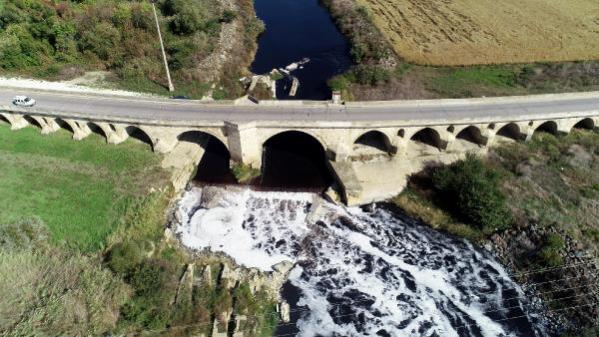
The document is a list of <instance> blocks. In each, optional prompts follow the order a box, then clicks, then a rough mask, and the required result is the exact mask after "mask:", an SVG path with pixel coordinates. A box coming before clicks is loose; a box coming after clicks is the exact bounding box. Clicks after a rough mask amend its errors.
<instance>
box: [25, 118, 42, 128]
mask: <svg viewBox="0 0 599 337" xmlns="http://www.w3.org/2000/svg"><path fill="white" fill-rule="evenodd" d="M23 119H25V120H26V121H27V123H29V124H30V125H32V126H34V127H36V128H38V129H40V130H41V129H42V125H41V124H40V122H39V121H38V120H37V119H36V118H34V117H33V116H28V115H24V116H23Z"/></svg>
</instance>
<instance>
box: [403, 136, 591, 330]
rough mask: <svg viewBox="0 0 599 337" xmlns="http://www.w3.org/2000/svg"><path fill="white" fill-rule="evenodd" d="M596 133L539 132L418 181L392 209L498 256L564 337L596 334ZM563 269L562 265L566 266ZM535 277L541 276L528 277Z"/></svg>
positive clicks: (433, 171)
mask: <svg viewBox="0 0 599 337" xmlns="http://www.w3.org/2000/svg"><path fill="white" fill-rule="evenodd" d="M598 172H599V132H597V130H595V131H582V130H575V131H574V132H572V133H571V134H569V135H557V136H556V135H552V134H548V133H542V134H538V135H535V136H534V137H533V139H532V141H531V142H529V143H506V144H502V145H500V146H497V147H496V148H493V149H492V150H491V152H490V153H489V155H488V156H486V157H484V158H477V157H474V156H468V157H467V158H466V159H465V160H462V161H459V162H456V163H455V164H452V165H448V166H431V167H430V168H429V169H427V170H425V171H423V172H421V173H419V174H416V175H414V176H413V177H412V178H411V180H410V183H409V187H408V188H407V189H406V191H405V192H403V193H402V194H401V195H399V196H398V197H396V198H395V199H394V200H393V202H394V203H395V204H396V205H398V206H400V207H401V208H402V209H403V210H405V212H407V213H408V214H409V215H411V216H414V217H418V218H420V219H422V220H423V221H424V222H425V223H428V224H430V225H431V226H433V227H434V228H437V229H440V230H443V231H446V232H448V233H451V234H454V235H457V236H461V237H465V238H468V239H470V240H473V241H474V242H477V243H478V244H479V245H481V246H485V247H486V248H487V249H490V250H493V251H495V252H496V253H497V254H498V256H499V257H500V258H501V260H502V261H503V262H504V263H505V264H506V265H507V266H509V267H511V268H512V269H513V270H514V275H515V276H516V278H517V279H519V281H520V282H522V283H524V284H535V285H536V287H533V289H536V291H537V292H538V293H540V294H541V295H540V296H541V297H542V298H544V299H545V300H546V301H547V302H546V303H547V306H548V309H549V310H560V309H562V308H567V307H571V306H581V305H586V306H584V307H580V308H577V309H571V310H567V311H558V312H556V314H559V315H561V318H562V319H564V320H563V322H565V323H566V324H565V326H566V329H565V330H566V332H565V334H566V335H569V336H581V335H584V336H596V334H597V332H598V331H597V327H596V326H597V323H598V322H597V317H599V313H598V312H597V310H599V308H598V307H597V305H590V304H592V303H596V302H597V301H599V298H598V297H597V284H598V281H599V279H598V275H597V265H598V263H599V262H598V261H599V260H598V258H599V204H598V202H599V174H598ZM564 266H566V267H564ZM531 270H537V271H539V270H540V271H541V272H533V273H531V272H530V271H531Z"/></svg>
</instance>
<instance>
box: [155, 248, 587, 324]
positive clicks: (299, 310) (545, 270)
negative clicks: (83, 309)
mask: <svg viewBox="0 0 599 337" xmlns="http://www.w3.org/2000/svg"><path fill="white" fill-rule="evenodd" d="M595 260H598V259H589V260H587V261H584V262H577V263H571V264H566V265H561V266H558V267H550V268H539V269H532V270H527V271H522V272H520V273H514V274H508V276H513V275H516V274H538V273H542V272H547V271H554V270H560V269H566V268H572V267H574V266H579V265H584V264H589V263H591V262H592V261H595ZM582 277H585V275H579V276H572V277H566V278H560V279H555V280H549V281H543V282H535V283H529V284H527V285H525V286H528V287H530V286H539V285H545V284H551V283H556V282H560V281H566V280H571V279H578V278H582ZM585 286H586V285H584V286H578V287H570V288H564V289H558V290H553V291H546V292H541V293H538V294H537V295H542V294H548V293H553V292H558V291H566V290H571V289H577V288H583V287H585ZM496 291H497V290H492V291H485V292H471V293H470V294H471V295H472V294H478V295H486V294H492V293H494V292H496ZM526 297H527V296H526V295H519V296H514V297H510V298H507V299H504V301H507V300H513V299H518V298H526ZM368 301H373V299H364V300H358V301H347V302H344V303H338V304H332V305H329V306H328V307H327V308H328V309H330V308H332V307H338V306H348V305H351V304H356V303H364V302H368ZM374 301H376V300H374ZM504 309H505V308H504ZM500 310H501V309H500ZM305 311H311V309H310V308H299V309H292V310H290V311H289V313H290V314H291V313H297V312H305ZM278 315H280V313H271V314H266V315H251V316H245V317H246V318H266V317H272V316H278ZM231 322H235V320H233V319H230V320H228V321H227V322H225V323H227V324H228V323H231ZM213 324H214V321H204V322H197V323H194V324H188V325H179V326H176V327H171V328H167V329H162V330H145V332H151V331H165V330H168V329H182V328H185V327H201V326H208V325H213ZM282 325H285V324H282Z"/></svg>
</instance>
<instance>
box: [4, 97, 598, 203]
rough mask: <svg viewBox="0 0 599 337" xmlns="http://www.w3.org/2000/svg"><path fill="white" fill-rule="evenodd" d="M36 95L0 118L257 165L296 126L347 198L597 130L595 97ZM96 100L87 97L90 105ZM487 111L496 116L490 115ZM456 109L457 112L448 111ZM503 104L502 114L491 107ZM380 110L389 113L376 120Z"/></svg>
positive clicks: (374, 194) (375, 195) (364, 198)
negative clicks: (181, 107) (441, 165)
mask: <svg viewBox="0 0 599 337" xmlns="http://www.w3.org/2000/svg"><path fill="white" fill-rule="evenodd" d="M40 95H42V94H41V93H38V94H37V95H32V96H33V97H35V98H36V99H38V102H42V104H39V105H38V107H36V108H32V109H30V108H27V109H25V108H18V107H14V106H3V107H2V108H1V109H0V120H4V121H5V122H8V123H10V125H11V128H12V129H13V130H17V129H20V128H23V127H26V126H28V125H34V126H36V127H38V128H40V130H41V132H42V133H43V134H48V133H52V132H55V131H57V130H59V129H61V128H62V129H67V130H69V131H70V132H72V133H73V139H75V140H80V139H83V138H85V137H87V136H89V135H90V134H92V133H97V134H100V135H102V136H103V137H105V138H106V140H107V142H108V143H110V144H118V143H120V142H123V141H124V140H126V139H127V138H129V137H133V138H137V139H139V140H142V141H144V142H146V143H148V144H149V145H150V146H151V147H152V149H153V150H154V151H156V152H161V153H168V152H171V151H173V150H174V149H175V148H176V146H177V144H178V143H179V142H181V141H185V142H196V143H197V144H199V145H202V144H205V143H206V141H207V140H209V139H217V140H219V141H220V142H222V143H223V144H224V145H225V146H226V148H227V149H228V151H229V153H230V156H231V160H232V161H234V162H238V163H243V164H246V165H250V166H252V167H254V168H260V166H261V163H262V154H263V146H264V144H265V143H266V142H267V141H268V140H269V139H271V138H272V137H274V136H275V135H278V134H281V133H284V132H287V131H291V130H294V131H299V132H302V133H305V134H307V135H310V136H311V137H313V138H314V139H316V140H318V142H319V143H320V144H321V145H322V149H323V151H324V153H326V158H327V159H328V161H329V162H330V167H331V168H332V169H333V170H334V171H335V174H336V176H337V177H338V180H339V186H338V187H339V190H341V191H342V195H343V198H344V199H345V200H346V201H347V202H348V203H350V204H358V203H365V202H370V201H376V200H381V199H384V198H387V197H389V196H391V195H393V194H396V193H398V192H399V191H401V189H402V188H403V186H404V184H405V180H406V176H407V175H408V174H411V173H413V172H414V171H417V170H419V169H421V168H422V166H423V165H425V164H426V163H427V162H428V161H444V162H447V161H452V160H455V159H458V158H460V157H462V156H463V155H464V154H465V153H466V152H468V151H475V152H484V151H485V150H486V149H487V148H488V147H489V146H491V145H493V144H494V143H496V142H497V141H501V140H509V139H511V140H516V141H525V140H528V139H530V138H531V137H532V135H533V134H534V133H535V132H538V131H545V132H551V133H560V132H561V133H568V132H570V130H571V129H572V128H574V127H581V128H587V129H593V128H595V127H596V126H597V125H599V93H585V94H567V95H545V96H532V97H528V98H523V97H516V98H496V99H472V100H440V101H409V102H374V103H348V104H347V105H335V104H330V103H313V102H312V103H305V102H295V103H289V102H285V103H279V104H280V106H272V105H266V106H264V107H258V108H257V107H256V106H236V107H231V109H234V110H231V111H233V113H230V114H228V115H224V114H222V113H221V112H215V113H214V114H215V115H216V114H221V115H220V117H218V118H202V119H197V117H196V116H194V117H192V118H172V117H171V116H168V117H166V115H165V117H164V118H156V115H155V114H150V113H148V115H147V116H143V115H138V116H126V115H123V114H119V113H114V112H104V113H102V114H97V113H94V114H92V113H89V112H88V113H86V112H78V113H75V112H72V111H69V110H67V109H65V110H61V109H57V108H53V107H51V106H49V107H45V106H44V105H43V99H39V98H38V97H39V96H40ZM44 95H50V96H51V95H54V94H49V93H45V94H44ZM57 95H58V94H57ZM61 95H62V96H61V97H65V96H67V97H69V96H68V95H65V94H64V93H62V94H61ZM73 97H77V96H73ZM63 99H64V98H63ZM94 99H96V98H94V97H87V101H90V100H92V101H93V100H94ZM102 100H105V99H104V98H102ZM102 100H100V99H99V100H98V102H103V101H102ZM132 101H133V103H135V100H132ZM143 102H144V104H145V103H147V101H143ZM88 104H89V103H88ZM156 104H157V105H158V104H160V105H166V106H168V104H172V107H173V109H176V108H177V106H176V104H178V103H175V102H166V103H165V101H157V102H156ZM190 104H195V103H190ZM223 106H224V105H222V104H221V105H202V109H210V108H211V107H212V108H214V109H215V110H216V111H221V110H222V109H223ZM489 107H492V109H491V108H489ZM516 107H517V108H516ZM539 107H542V108H543V109H541V108H539ZM93 108H94V109H96V108H98V107H97V106H94V107H93ZM485 108H488V110H487V111H491V113H485V112H484V111H485ZM256 109H264V110H265V111H266V112H264V113H268V112H269V111H277V110H279V111H281V117H280V119H277V118H270V117H272V116H270V115H269V116H270V117H269V118H260V119H258V118H255V120H246V119H247V118H245V117H246V116H245V115H243V114H244V112H245V113H247V114H250V113H251V112H254V111H256ZM294 109H295V110H300V109H301V111H299V112H298V114H299V115H301V116H304V114H305V113H306V111H305V110H306V109H307V111H308V117H307V118H306V117H304V118H301V119H296V118H295V115H293V114H292V112H290V111H293V110H294ZM351 109H357V110H359V111H365V112H362V114H369V113H370V114H371V115H372V118H371V119H368V115H366V116H362V117H363V118H361V119H358V118H355V117H354V116H353V115H352V116H351V117H350V115H351V112H350V110H351ZM393 109H395V110H397V111H406V110H410V109H412V110H413V111H424V110H426V111H429V112H427V113H423V114H422V115H423V116H422V118H418V116H419V115H418V114H415V113H414V114H408V113H400V112H398V113H396V114H395V118H389V116H387V112H386V111H389V110H393ZM423 109H424V110H423ZM81 110H82V111H84V110H85V107H84V108H83V109H81ZM450 110H453V111H456V112H455V113H450V112H448V111H450ZM499 110H500V111H502V112H501V113H493V112H495V111H499ZM161 111H162V110H161ZM460 111H461V112H460ZM468 112H470V113H468ZM198 113H199V114H201V113H204V112H202V111H201V112H198ZM382 113H384V115H381V114H382ZM334 114H337V115H334ZM332 116H333V117H336V118H333V117H332ZM377 116H384V117H381V118H380V119H377V118H376V117H377ZM158 117H160V116H158ZM252 119H254V118H252Z"/></svg>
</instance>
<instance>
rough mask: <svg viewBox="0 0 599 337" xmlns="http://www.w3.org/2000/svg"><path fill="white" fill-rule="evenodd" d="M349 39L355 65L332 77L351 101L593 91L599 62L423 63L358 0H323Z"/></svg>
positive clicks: (335, 86)
mask: <svg viewBox="0 0 599 337" xmlns="http://www.w3.org/2000/svg"><path fill="white" fill-rule="evenodd" d="M323 4H324V5H325V6H327V8H329V10H330V12H331V15H332V16H333V18H334V19H335V21H336V23H337V26H338V27H339V29H340V30H341V31H342V32H343V33H344V34H345V35H346V36H347V38H348V39H349V41H350V46H351V55H352V57H353V60H354V63H355V65H354V66H353V67H352V68H351V69H350V70H349V71H348V72H346V73H345V74H343V75H340V76H337V77H335V78H333V79H331V80H330V81H329V83H330V85H331V87H332V88H333V89H334V90H340V91H341V92H342V96H343V98H344V99H346V100H364V101H366V100H393V99H428V98H464V97H481V96H511V95H529V94H540V93H557V92H581V91H593V90H597V89H598V88H599V80H597V78H599V77H598V76H597V74H598V73H599V61H593V60H589V61H580V62H560V63H526V64H523V63H518V64H498V65H482V66H477V65H472V66H462V67H446V66H445V67H444V66H423V65H418V64H413V63H410V62H407V61H405V60H403V59H402V58H401V56H398V55H397V54H395V52H394V51H393V48H392V46H391V45H390V44H389V42H388V40H387V39H386V38H385V36H384V35H383V34H382V33H381V32H380V31H379V30H378V28H377V27H376V25H375V24H374V23H373V20H374V17H375V15H374V14H373V13H371V12H370V11H369V10H368V9H367V8H366V7H363V6H360V5H359V4H358V1H356V0H324V1H323Z"/></svg>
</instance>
